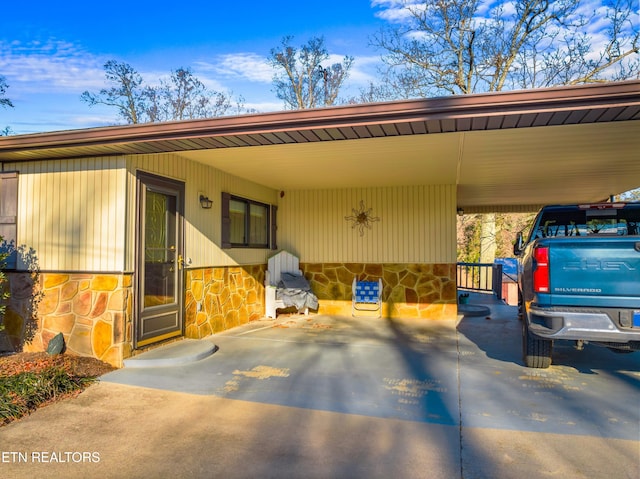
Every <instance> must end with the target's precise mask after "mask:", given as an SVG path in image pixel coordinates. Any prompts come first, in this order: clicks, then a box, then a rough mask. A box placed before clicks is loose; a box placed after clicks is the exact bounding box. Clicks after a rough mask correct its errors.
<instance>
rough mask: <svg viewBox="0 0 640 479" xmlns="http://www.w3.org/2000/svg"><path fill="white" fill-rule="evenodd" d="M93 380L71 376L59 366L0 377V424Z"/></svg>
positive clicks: (82, 386) (77, 389)
mask: <svg viewBox="0 0 640 479" xmlns="http://www.w3.org/2000/svg"><path fill="white" fill-rule="evenodd" d="M95 380H96V378H91V377H88V378H87V377H77V376H73V375H72V374H70V373H69V372H68V371H66V370H65V369H64V368H62V367H60V366H51V367H48V368H45V369H43V370H40V371H28V372H22V373H19V374H15V375H12V376H6V377H0V425H3V424H6V423H8V422H11V421H13V420H15V419H19V418H21V417H22V416H24V415H26V414H29V413H30V412H31V411H33V410H35V409H37V408H38V407H39V406H41V405H43V404H45V403H47V402H49V401H52V400H55V399H56V398H58V397H59V396H63V395H68V394H69V393H73V392H75V391H80V390H82V389H84V388H86V387H87V386H88V385H89V384H90V383H92V382H94V381H95Z"/></svg>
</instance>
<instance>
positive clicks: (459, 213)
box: [456, 208, 464, 216]
mask: <svg viewBox="0 0 640 479" xmlns="http://www.w3.org/2000/svg"><path fill="white" fill-rule="evenodd" d="M456 212H457V213H458V216H464V210H463V209H462V208H458V209H457V210H456Z"/></svg>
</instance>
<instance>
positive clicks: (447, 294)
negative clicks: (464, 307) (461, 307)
mask: <svg viewBox="0 0 640 479" xmlns="http://www.w3.org/2000/svg"><path fill="white" fill-rule="evenodd" d="M456 292H457V289H456V282H455V281H445V282H444V283H443V285H442V299H443V300H444V301H455V300H456Z"/></svg>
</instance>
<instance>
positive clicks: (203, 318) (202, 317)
mask: <svg viewBox="0 0 640 479" xmlns="http://www.w3.org/2000/svg"><path fill="white" fill-rule="evenodd" d="M206 322H207V315H206V314H205V313H203V312H199V313H196V324H197V325H198V326H201V325H203V324H204V323H206Z"/></svg>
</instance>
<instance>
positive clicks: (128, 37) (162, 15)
mask: <svg viewBox="0 0 640 479" xmlns="http://www.w3.org/2000/svg"><path fill="white" fill-rule="evenodd" d="M372 3H373V4H377V2H376V1H373V2H372V1H369V0H355V1H354V0H323V1H322V2H306V1H255V2H254V1H251V2H220V1H216V2H214V1H210V0H209V1H203V0H198V1H186V2H183V3H178V4H174V3H171V4H168V3H165V2H158V1H148V0H144V1H136V0H129V1H123V0H110V1H109V2H90V1H89V2H87V1H83V2H77V1H67V2H54V1H47V2H44V1H36V2H30V1H15V2H8V3H6V4H5V5H3V8H2V10H3V11H2V18H1V19H0V75H2V76H4V77H5V79H6V81H7V84H8V85H9V88H8V90H7V93H6V96H7V98H9V99H10V100H11V101H12V102H13V104H14V108H4V109H1V110H0V128H3V127H4V126H6V125H8V126H10V127H11V130H12V132H13V133H15V134H22V133H33V132H40V131H52V130H65V129H75V128H86V127H93V126H102V125H109V124H114V123H117V122H118V121H119V120H118V119H117V118H116V117H115V111H114V110H112V109H108V108H101V107H89V105H87V104H86V103H83V102H81V101H80V95H81V93H82V92H83V91H85V90H89V91H92V92H97V91H99V89H100V88H103V87H104V86H105V84H104V70H103V65H104V63H105V62H106V61H107V60H110V59H116V60H118V61H124V62H126V63H129V64H131V65H132V66H133V67H134V68H135V69H136V70H137V71H138V72H139V73H141V74H142V76H143V77H144V79H145V81H147V82H149V83H152V82H154V81H157V80H158V79H159V78H160V77H162V76H166V75H168V74H169V73H170V72H171V70H175V69H177V68H180V67H185V68H186V67H190V68H192V70H193V72H194V74H195V75H196V76H197V77H198V78H199V79H200V80H201V81H203V82H204V83H205V84H206V85H207V86H208V87H210V88H212V89H215V90H218V91H231V92H233V94H234V95H242V96H243V97H244V98H245V101H246V105H247V106H249V107H253V108H256V109H257V110H258V111H274V110H280V109H282V102H281V101H280V100H278V99H277V98H276V97H275V95H274V94H273V92H272V91H271V90H272V84H271V80H272V74H273V72H272V71H271V70H270V68H269V67H268V66H267V65H266V63H265V59H266V57H267V56H268V54H269V51H270V49H271V48H273V47H276V46H277V45H278V44H279V43H280V41H281V39H282V37H283V36H285V35H293V36H294V41H293V44H294V45H301V44H303V43H306V41H307V40H309V39H310V38H311V37H312V36H319V35H322V36H324V37H325V44H326V46H327V48H328V50H329V52H330V54H331V55H332V62H333V61H339V60H340V59H341V58H342V57H343V56H344V55H352V56H354V57H355V59H356V61H355V65H354V67H353V69H352V74H351V77H350V88H351V89H352V90H353V92H354V94H355V93H357V91H358V88H359V87H364V86H365V85H367V84H368V81H369V80H371V79H373V75H375V71H376V66H375V65H376V63H377V62H378V61H379V55H378V54H377V53H376V52H375V51H374V50H373V49H372V48H370V47H369V37H370V36H371V35H372V34H373V33H374V32H375V31H377V30H378V29H379V27H380V26H381V25H383V20H381V19H380V18H379V16H377V14H379V13H380V12H381V11H382V10H381V8H379V7H378V6H376V5H373V6H372Z"/></svg>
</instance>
